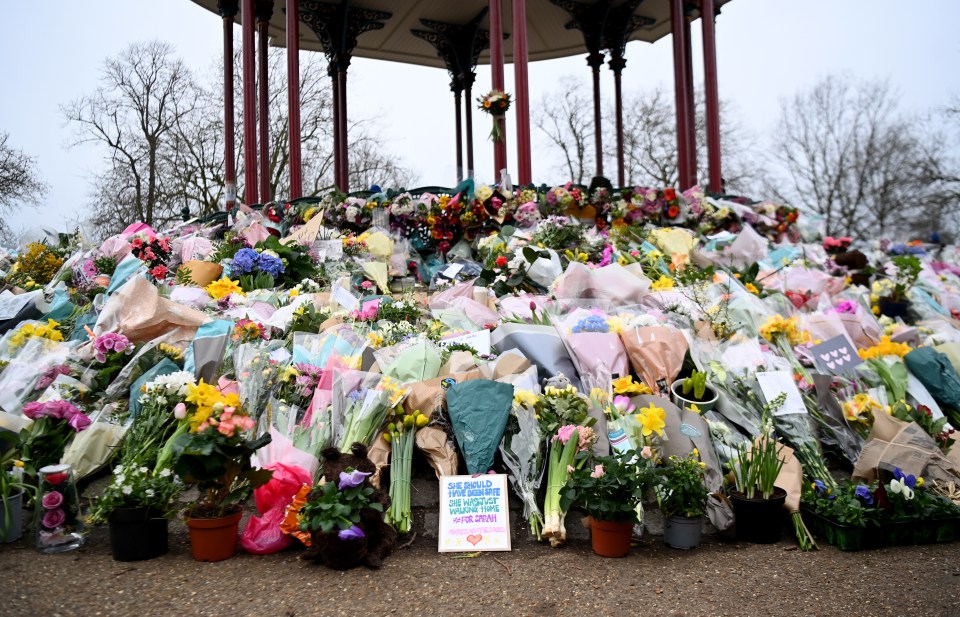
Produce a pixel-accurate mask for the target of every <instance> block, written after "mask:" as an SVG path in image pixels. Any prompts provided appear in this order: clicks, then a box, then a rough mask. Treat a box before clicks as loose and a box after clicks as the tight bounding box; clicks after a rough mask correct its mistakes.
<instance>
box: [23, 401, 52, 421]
mask: <svg viewBox="0 0 960 617" xmlns="http://www.w3.org/2000/svg"><path fill="white" fill-rule="evenodd" d="M23 415H25V416H26V417H28V418H30V419H31V420H37V419H38V418H42V417H44V416H45V415H47V414H46V411H45V410H44V406H43V403H38V402H37V401H33V402H31V403H27V404H26V405H24V406H23Z"/></svg>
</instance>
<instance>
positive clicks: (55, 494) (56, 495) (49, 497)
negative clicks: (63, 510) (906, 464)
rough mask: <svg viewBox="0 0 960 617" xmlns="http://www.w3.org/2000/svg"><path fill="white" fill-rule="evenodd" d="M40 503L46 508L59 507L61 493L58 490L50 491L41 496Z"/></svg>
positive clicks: (61, 500)
mask: <svg viewBox="0 0 960 617" xmlns="http://www.w3.org/2000/svg"><path fill="white" fill-rule="evenodd" d="M40 503H41V504H43V507H44V508H45V509H47V510H54V509H56V508H59V507H60V505H61V504H62V503H63V493H61V492H60V491H50V492H49V493H47V494H46V495H44V496H43V499H41V500H40Z"/></svg>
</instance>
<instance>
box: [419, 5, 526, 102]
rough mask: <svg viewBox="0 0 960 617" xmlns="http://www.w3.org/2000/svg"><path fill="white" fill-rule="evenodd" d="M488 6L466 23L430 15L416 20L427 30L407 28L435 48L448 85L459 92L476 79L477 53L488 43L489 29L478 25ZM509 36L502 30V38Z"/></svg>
mask: <svg viewBox="0 0 960 617" xmlns="http://www.w3.org/2000/svg"><path fill="white" fill-rule="evenodd" d="M488 10H489V9H488V8H487V7H484V8H483V9H482V10H481V11H480V12H479V13H477V15H476V16H475V17H474V18H473V19H471V20H470V21H469V22H467V23H466V24H451V23H447V22H442V21H435V20H432V19H421V20H420V23H421V24H423V25H424V27H426V28H430V30H417V29H412V30H410V32H411V33H412V34H413V35H414V36H415V37H417V38H420V39H422V40H424V41H426V42H427V43H429V44H430V45H432V46H433V47H434V48H435V49H436V50H437V55H438V56H439V57H440V58H441V59H442V60H443V63H444V64H445V65H446V67H447V72H448V73H449V74H450V89H451V90H452V91H453V92H462V91H463V90H464V88H469V87H470V86H471V85H473V82H474V79H476V73H474V69H475V68H476V66H477V62H478V61H479V59H480V54H481V53H482V52H483V50H484V49H486V48H487V47H489V46H490V32H489V31H488V30H484V29H483V28H481V27H480V23H481V22H482V21H483V18H484V17H486V16H487V11H488ZM507 37H509V35H508V34H504V38H507Z"/></svg>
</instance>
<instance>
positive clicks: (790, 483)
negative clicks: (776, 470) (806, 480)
mask: <svg viewBox="0 0 960 617" xmlns="http://www.w3.org/2000/svg"><path fill="white" fill-rule="evenodd" d="M777 452H778V453H779V454H780V458H782V459H783V467H782V468H781V469H780V474H779V475H778V476H777V481H776V482H774V483H773V485H774V486H777V487H779V488H782V489H783V490H785V491H787V500H786V502H784V504H783V507H784V508H786V510H787V512H790V513H793V512H799V511H800V495H801V493H802V492H803V467H802V466H801V465H800V461H799V460H797V457H796V456H795V455H794V454H793V448H791V447H789V446H785V445H783V444H780V448H779V450H777Z"/></svg>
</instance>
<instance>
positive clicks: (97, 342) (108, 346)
mask: <svg viewBox="0 0 960 617" xmlns="http://www.w3.org/2000/svg"><path fill="white" fill-rule="evenodd" d="M129 347H130V339H128V338H127V337H125V336H124V335H122V334H117V333H116V332H107V333H106V334H102V335H100V336H98V337H97V338H96V339H94V341H93V351H94V356H96V358H97V362H106V361H107V354H108V353H110V352H114V351H115V352H118V353H122V352H124V351H126V350H127V349H128V348H129Z"/></svg>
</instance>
